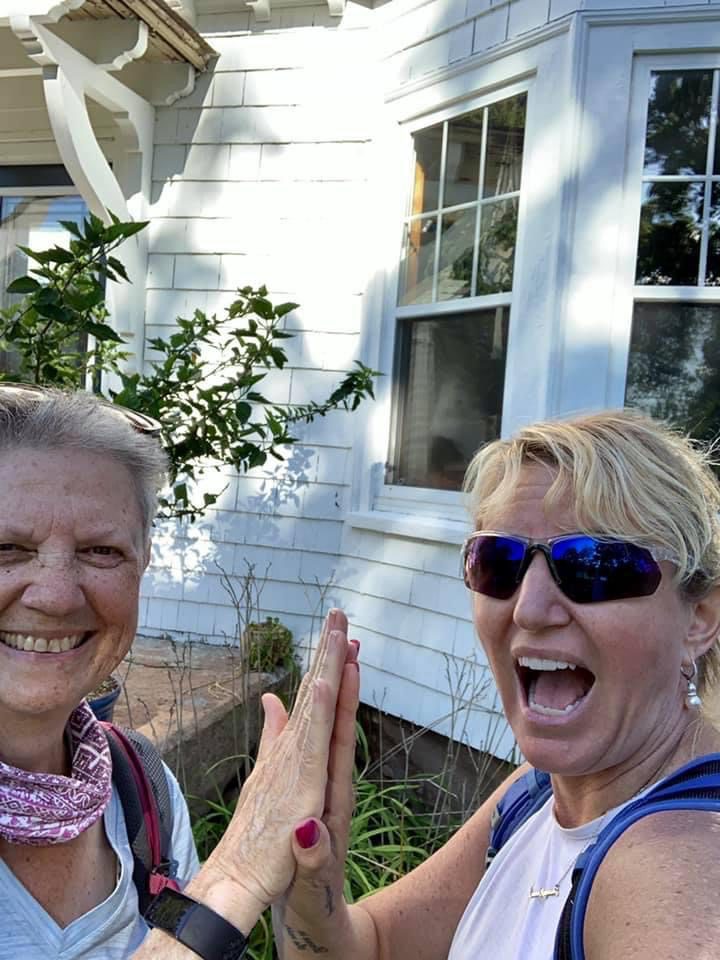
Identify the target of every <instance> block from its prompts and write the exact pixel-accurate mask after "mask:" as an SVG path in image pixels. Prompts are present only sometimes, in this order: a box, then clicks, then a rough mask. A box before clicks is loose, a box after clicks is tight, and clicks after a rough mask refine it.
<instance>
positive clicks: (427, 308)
mask: <svg viewBox="0 0 720 960" xmlns="http://www.w3.org/2000/svg"><path fill="white" fill-rule="evenodd" d="M530 89H531V81H530V79H525V80H522V81H520V82H516V83H513V84H509V85H508V86H507V87H503V88H500V89H498V90H493V91H492V92H489V93H485V94H481V95H479V96H475V97H472V98H469V99H468V100H466V101H464V102H463V103H461V104H455V105H453V106H452V107H445V108H443V109H441V110H437V111H434V112H433V113H432V114H428V115H427V116H424V117H422V118H417V119H415V120H414V121H412V122H409V123H407V124H406V125H405V126H404V127H403V133H404V139H405V144H404V154H405V156H404V163H403V169H404V171H405V192H404V201H405V202H404V211H403V217H402V221H401V223H400V228H401V231H402V230H404V226H405V221H406V219H407V216H408V213H407V211H408V210H409V208H410V203H411V201H412V189H413V176H412V171H413V168H414V164H415V148H414V143H413V137H414V135H415V134H416V133H420V132H422V131H423V130H426V129H428V128H429V127H434V126H437V125H438V124H440V123H443V122H444V121H446V120H453V119H455V118H456V117H459V116H464V115H465V114H468V113H474V112H476V111H479V110H483V109H485V108H486V107H489V106H492V104H494V103H497V102H499V101H500V100H507V99H509V98H510V97H514V96H518V95H519V94H523V93H524V94H527V95H528V103H529V102H530V95H529V91H530ZM528 109H529V107H528ZM523 172H524V159H523ZM516 195H517V196H518V197H521V196H522V183H521V187H520V190H519V191H518V192H517V194H516ZM520 229H521V227H520V212H519V205H518V229H517V235H516V240H515V250H516V251H517V248H518V237H519V234H520ZM401 253H402V234H401V240H400V244H399V246H398V249H397V255H396V258H395V261H394V266H393V270H392V272H391V273H390V274H389V282H388V302H387V304H386V311H387V314H386V315H388V316H391V318H392V321H391V322H393V323H394V326H395V330H394V335H393V338H392V341H393V342H392V347H393V355H392V364H391V366H390V367H389V368H388V369H391V370H393V371H394V369H395V363H396V350H397V325H398V321H400V320H404V319H412V318H415V317H422V318H427V319H432V318H434V317H443V316H449V315H451V314H454V313H471V312H473V311H481V310H491V309H492V308H493V307H499V306H503V307H508V308H509V310H510V316H511V318H512V297H513V291H512V290H509V291H506V292H503V293H494V294H488V295H485V296H480V297H462V298H458V299H457V300H442V301H438V302H435V303H420V304H411V305H407V306H400V305H399V304H398V290H399V284H400V270H401ZM514 285H515V284H514V281H513V286H514ZM510 322H512V319H511V321H510ZM506 369H507V361H506ZM395 389H396V385H395V383H393V396H394V400H393V403H394V404H396V403H397V402H398V401H397V396H396V393H395ZM397 414H398V410H397V408H396V407H395V406H394V407H393V409H392V411H391V419H390V425H389V430H388V456H389V455H390V452H391V451H392V450H393V448H394V446H395V445H396V444H397V443H398V441H399V438H398V437H397V435H396V434H397V429H398V425H397ZM374 509H375V510H382V511H389V510H398V509H399V510H401V511H402V512H411V513H413V514H420V515H421V516H441V517H442V516H444V517H445V518H446V519H449V520H457V521H459V522H463V521H465V519H466V516H467V514H466V510H465V507H464V505H463V502H462V494H461V493H460V492H459V491H456V490H437V489H432V488H427V487H414V486H405V485H404V484H397V483H385V482H383V484H382V486H381V487H380V489H379V490H378V491H377V492H376V494H375V498H374Z"/></svg>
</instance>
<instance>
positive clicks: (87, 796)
mask: <svg viewBox="0 0 720 960" xmlns="http://www.w3.org/2000/svg"><path fill="white" fill-rule="evenodd" d="M68 732H69V734H70V742H71V744H72V752H73V758H72V774H71V775H70V776H69V777H62V776H59V775H56V774H52V773H29V772H28V771H27V770H20V769H18V768H17V767H11V766H10V765H9V764H7V763H2V762H0V837H3V839H5V840H9V841H10V843H24V844H30V845H32V846H44V845H46V844H51V843H65V842H66V841H68V840H74V839H75V838H76V837H78V836H80V834H81V833H82V832H83V831H84V830H87V829H88V827H91V826H92V825H93V824H94V823H95V822H96V821H97V820H99V819H100V817H101V816H102V814H103V811H104V810H105V807H106V806H107V805H108V803H109V801H110V794H111V792H112V759H111V756H110V747H109V746H108V741H107V737H106V736H105V731H104V730H103V728H102V727H101V726H100V723H99V722H98V721H97V720H96V718H95V714H94V713H93V712H92V710H91V709H90V707H89V706H88V705H87V702H86V701H85V700H83V702H82V703H81V704H80V706H79V707H76V709H75V710H73V712H72V714H71V715H70V720H69V721H68Z"/></svg>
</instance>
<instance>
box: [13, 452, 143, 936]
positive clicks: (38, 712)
mask: <svg viewBox="0 0 720 960" xmlns="http://www.w3.org/2000/svg"><path fill="white" fill-rule="evenodd" d="M0 490H2V496H1V497H0V631H4V632H10V633H21V634H30V635H37V636H44V637H50V638H51V637H62V636H68V635H73V634H84V633H86V632H92V633H93V636H92V637H91V639H90V640H89V641H88V642H87V643H86V644H85V645H84V646H82V647H79V648H78V649H77V650H75V651H73V652H71V653H68V654H63V655H60V656H57V655H52V654H35V653H33V654H29V653H24V652H21V651H18V650H14V649H11V648H9V647H8V646H6V645H4V644H0V758H2V759H3V760H4V761H5V762H7V763H11V764H13V765H15V766H18V767H21V768H22V769H26V770H39V771H47V772H50V773H65V774H66V773H69V769H68V758H67V756H66V752H65V747H64V740H63V731H64V729H65V726H66V723H67V720H68V717H69V715H70V713H71V712H72V710H73V709H74V708H75V707H76V706H77V704H78V703H79V702H80V700H81V699H82V698H83V697H84V696H85V695H86V694H87V693H88V692H89V691H90V690H92V689H93V688H94V687H95V686H96V685H97V683H98V682H99V681H100V680H102V679H103V678H104V677H106V676H107V675H108V674H109V673H110V672H111V671H112V670H113V668H114V667H115V666H116V665H117V664H118V663H119V661H120V660H121V659H122V658H123V656H124V655H125V653H126V652H127V651H128V649H129V647H130V644H131V643H132V640H133V637H134V636H135V628H136V624H137V603H138V591H139V587H140V579H141V577H142V573H143V570H144V569H145V565H146V561H147V546H146V544H145V543H144V534H143V525H142V518H141V513H140V509H139V506H138V504H137V501H136V497H135V492H134V486H133V483H132V479H131V477H130V475H129V473H128V472H127V471H126V470H125V468H124V467H122V466H120V464H117V463H115V462H114V461H111V460H109V459H108V458H107V457H100V456H98V455H96V454H92V453H89V452H85V451H78V450H72V451H62V450H57V451H52V450H50V451H46V450H43V451H38V450H19V451H15V452H13V453H3V456H2V457H0ZM0 856H1V857H2V859H3V860H4V861H5V863H6V864H7V866H8V867H9V868H10V869H11V870H12V871H13V873H14V874H15V876H16V877H17V878H18V880H19V881H20V882H21V883H22V884H23V885H24V886H25V888H26V889H27V890H28V891H29V892H30V893H31V894H32V895H33V896H34V897H35V899H36V900H37V901H38V902H39V903H40V904H41V905H42V906H43V907H44V908H45V910H46V911H47V912H48V913H49V914H50V916H52V917H53V919H54V920H55V921H56V922H57V923H58V924H59V925H60V926H66V925H67V924H68V923H70V922H71V921H72V920H74V919H75V918H77V917H79V916H82V915H83V914H85V913H87V912H88V911H89V910H91V909H92V908H93V907H94V906H96V905H97V904H98V903H100V902H101V901H102V900H104V899H105V898H106V897H107V896H108V895H109V894H110V893H111V892H112V890H113V888H114V886H115V870H116V859H115V854H114V852H113V851H112V849H111V848H110V845H109V844H108V842H107V838H106V837H105V831H104V828H103V824H102V820H99V821H98V822H97V823H95V824H94V825H93V826H92V827H90V829H88V830H86V831H85V832H84V833H83V834H81V835H80V836H79V837H78V838H77V839H76V840H73V841H71V842H69V843H65V844H60V845H57V846H47V847H23V846H21V845H16V844H11V843H8V842H7V841H4V840H0Z"/></svg>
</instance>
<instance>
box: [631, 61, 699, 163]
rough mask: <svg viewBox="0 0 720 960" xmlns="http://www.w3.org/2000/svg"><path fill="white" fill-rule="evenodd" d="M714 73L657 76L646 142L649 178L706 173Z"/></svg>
mask: <svg viewBox="0 0 720 960" xmlns="http://www.w3.org/2000/svg"><path fill="white" fill-rule="evenodd" d="M712 80H713V73H712V70H683V71H682V72H677V71H673V72H672V73H669V72H668V73H665V72H663V73H654V74H653V75H652V87H651V92H650V102H649V105H648V121H647V137H646V141H645V174H646V175H647V176H671V175H677V174H684V175H692V174H701V175H703V174H704V173H705V169H706V164H707V150H708V131H709V126H710V102H711V98H712Z"/></svg>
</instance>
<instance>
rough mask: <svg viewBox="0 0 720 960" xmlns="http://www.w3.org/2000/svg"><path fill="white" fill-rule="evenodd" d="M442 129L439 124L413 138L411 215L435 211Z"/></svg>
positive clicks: (436, 206) (438, 183)
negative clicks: (413, 170) (413, 169)
mask: <svg viewBox="0 0 720 960" xmlns="http://www.w3.org/2000/svg"><path fill="white" fill-rule="evenodd" d="M442 128H443V125H442V124H441V123H440V124H438V126H436V127H430V128H429V129H428V130H421V131H420V133H416V134H415V135H414V136H413V143H414V144H415V183H414V186H413V199H412V210H411V213H412V214H416V213H426V212H427V211H428V210H437V208H438V196H439V185H440V158H441V155H442Z"/></svg>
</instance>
